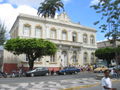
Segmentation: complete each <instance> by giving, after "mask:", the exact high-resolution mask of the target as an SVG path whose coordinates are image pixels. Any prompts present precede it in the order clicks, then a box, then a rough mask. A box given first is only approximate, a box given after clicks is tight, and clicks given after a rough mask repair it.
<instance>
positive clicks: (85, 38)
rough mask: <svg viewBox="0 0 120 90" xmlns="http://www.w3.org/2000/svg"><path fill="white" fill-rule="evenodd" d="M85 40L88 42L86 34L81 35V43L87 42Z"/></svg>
mask: <svg viewBox="0 0 120 90" xmlns="http://www.w3.org/2000/svg"><path fill="white" fill-rule="evenodd" d="M87 42H88V39H87V34H84V35H83V43H87Z"/></svg>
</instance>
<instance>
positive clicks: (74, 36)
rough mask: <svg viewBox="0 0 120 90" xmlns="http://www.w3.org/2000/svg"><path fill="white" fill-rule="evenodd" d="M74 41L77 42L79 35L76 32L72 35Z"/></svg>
mask: <svg viewBox="0 0 120 90" xmlns="http://www.w3.org/2000/svg"><path fill="white" fill-rule="evenodd" d="M72 41H73V42H77V33H76V32H74V33H72Z"/></svg>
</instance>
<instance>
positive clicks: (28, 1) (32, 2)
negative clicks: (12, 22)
mask: <svg viewBox="0 0 120 90" xmlns="http://www.w3.org/2000/svg"><path fill="white" fill-rule="evenodd" d="M43 1H44V0H8V2H9V3H10V4H13V5H17V6H20V5H28V6H31V7H34V8H38V7H39V5H40V3H41V2H43Z"/></svg>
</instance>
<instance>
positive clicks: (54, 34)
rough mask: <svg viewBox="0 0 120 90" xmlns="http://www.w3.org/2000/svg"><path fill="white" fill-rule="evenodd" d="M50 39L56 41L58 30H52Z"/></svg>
mask: <svg viewBox="0 0 120 90" xmlns="http://www.w3.org/2000/svg"><path fill="white" fill-rule="evenodd" d="M50 37H51V38H52V39H56V30H55V29H51V33H50Z"/></svg>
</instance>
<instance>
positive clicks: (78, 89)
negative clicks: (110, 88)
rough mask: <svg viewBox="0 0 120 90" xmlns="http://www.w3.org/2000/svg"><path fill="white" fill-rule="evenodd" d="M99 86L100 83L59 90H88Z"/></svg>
mask: <svg viewBox="0 0 120 90" xmlns="http://www.w3.org/2000/svg"><path fill="white" fill-rule="evenodd" d="M112 82H120V80H112ZM98 85H100V83H96V84H92V85H82V86H76V87H71V88H64V89H61V90H80V89H81V88H90V87H95V86H98Z"/></svg>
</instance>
